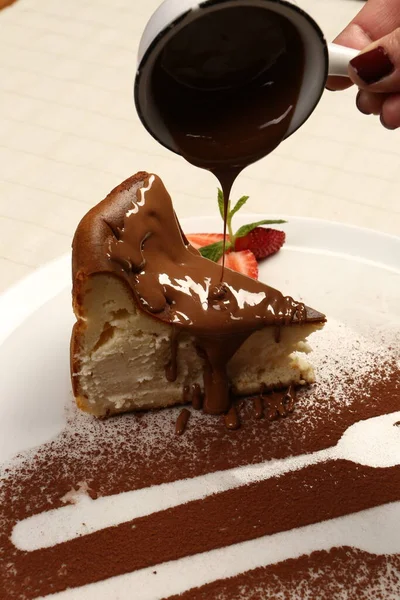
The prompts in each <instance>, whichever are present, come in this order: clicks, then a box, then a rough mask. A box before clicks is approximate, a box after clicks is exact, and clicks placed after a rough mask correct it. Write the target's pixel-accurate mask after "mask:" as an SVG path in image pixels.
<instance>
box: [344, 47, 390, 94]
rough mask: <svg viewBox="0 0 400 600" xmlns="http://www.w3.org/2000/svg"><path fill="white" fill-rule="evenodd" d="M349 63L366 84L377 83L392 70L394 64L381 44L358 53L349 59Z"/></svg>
mask: <svg viewBox="0 0 400 600" xmlns="http://www.w3.org/2000/svg"><path fill="white" fill-rule="evenodd" d="M350 64H351V66H352V67H353V69H354V70H355V72H356V73H357V75H358V76H359V78H360V79H362V80H363V81H365V83H366V84H368V85H371V84H372V83H377V82H378V81H380V80H381V79H383V78H384V77H387V76H388V75H390V74H391V73H393V71H394V64H393V63H392V61H391V60H390V58H389V55H388V53H387V52H386V50H385V48H383V47H382V46H378V47H377V48H374V49H373V50H370V51H369V52H364V53H363V54H359V55H358V56H356V57H355V58H353V60H351V61H350Z"/></svg>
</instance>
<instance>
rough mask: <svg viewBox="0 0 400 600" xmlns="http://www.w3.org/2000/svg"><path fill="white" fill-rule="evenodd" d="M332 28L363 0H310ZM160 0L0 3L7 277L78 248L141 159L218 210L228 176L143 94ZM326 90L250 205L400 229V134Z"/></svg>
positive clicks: (266, 167)
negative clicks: (149, 109) (210, 169)
mask: <svg viewBox="0 0 400 600" xmlns="http://www.w3.org/2000/svg"><path fill="white" fill-rule="evenodd" d="M298 4H300V5H301V6H302V7H304V8H305V9H306V10H308V11H309V12H310V13H311V14H312V15H313V16H314V17H315V18H316V19H317V21H318V22H319V23H320V25H321V27H322V28H323V29H324V31H325V32H326V35H327V37H328V38H329V39H331V38H332V37H334V35H335V34H336V33H337V32H338V31H339V30H340V29H341V28H342V27H343V26H344V25H345V24H346V23H347V22H348V21H349V20H350V18H351V17H352V16H353V15H354V14H355V13H356V12H357V11H358V10H359V9H360V7H361V5H362V3H361V2H359V1H358V0H299V2H298ZM157 5H158V0H68V1H67V2H66V1H65V0H40V2H39V1H38V0H18V1H17V2H16V3H15V4H14V5H12V6H11V7H9V8H6V9H4V10H3V11H1V12H0V291H1V290H4V289H6V288H7V287H8V286H9V285H11V284H12V283H13V282H15V281H17V280H18V279H19V278H21V277H23V276H24V275H26V274H27V273H29V272H31V271H32V270H33V269H35V268H36V267H38V266H40V265H42V264H43V263H45V262H47V261H48V260H50V259H52V258H55V257H57V256H59V255H60V254H62V253H64V252H67V251H68V249H69V247H70V243H71V238H72V235H73V233H74V230H75V227H76V225H77V223H78V221H79V219H80V218H81V217H82V216H83V214H84V213H85V212H86V211H87V210H88V209H89V208H90V207H91V206H92V205H93V204H95V203H96V202H98V201H99V200H101V199H102V198H103V197H104V196H105V195H106V194H107V193H108V192H109V191H110V190H111V188H112V187H114V186H115V185H116V184H118V183H120V182H121V181H122V180H123V179H125V178H126V177H128V176H129V175H131V174H133V173H134V172H136V171H138V170H148V171H155V172H157V173H158V174H160V175H161V176H162V178H163V179H164V181H165V183H166V185H167V187H168V189H169V191H170V192H171V194H172V196H173V198H174V202H175V206H176V209H177V212H178V215H179V216H180V217H185V216H193V215H206V214H215V212H216V202H215V192H216V182H215V181H214V180H213V178H212V176H211V175H209V174H207V173H206V172H202V171H200V170H198V169H195V168H194V167H191V166H189V165H188V164H186V163H185V162H184V161H183V160H182V159H181V158H179V157H178V156H175V155H173V154H171V153H169V152H168V151H167V150H164V149H163V148H162V147H161V146H159V145H158V144H157V143H156V142H155V141H153V139H152V138H151V137H150V136H149V135H148V134H147V133H146V132H145V130H144V129H143V127H142V126H141V124H140V122H139V120H138V118H137V116H136V113H135V110H134V105H133V101H132V82H133V77H134V72H135V56H136V51H137V47H138V42H139V38H140V35H141V32H142V30H143V28H144V26H145V24H146V21H147V20H148V18H149V17H150V15H151V13H152V12H153V10H154V9H155V8H156V6H157ZM354 97H355V92H354V90H350V91H348V92H345V93H337V92H336V93H329V92H327V93H326V94H325V95H324V97H323V99H322V101H321V103H320V105H319V106H318V108H317V110H316V112H315V113H314V115H313V116H312V118H311V119H310V120H309V121H308V123H307V124H306V125H305V126H304V127H303V128H302V129H301V130H300V131H299V132H297V133H296V134H295V135H294V136H292V138H290V139H289V140H287V141H286V142H285V143H284V144H282V146H281V147H280V148H279V149H278V150H277V151H276V152H275V153H274V154H273V155H272V156H270V157H268V158H266V159H264V160H263V161H261V162H260V163H258V164H256V165H254V166H252V167H250V168H249V169H248V170H247V171H246V172H245V174H244V175H243V176H242V177H241V178H240V179H239V181H238V183H237V185H236V187H235V190H234V194H233V196H238V195H240V194H242V193H246V194H250V196H251V199H250V202H249V204H248V208H249V210H250V211H254V212H259V213H268V212H271V213H275V214H276V213H283V214H293V215H306V216H313V217H322V218H325V219H333V220H337V221H342V222H345V223H352V224H356V225H361V226H365V227H371V228H374V229H378V230H381V231H385V232H388V233H397V234H399V233H400V169H399V164H400V137H399V135H398V133H397V132H388V131H386V130H384V129H383V128H382V127H381V126H380V124H379V122H378V121H377V120H376V119H375V118H374V117H365V116H363V115H360V114H359V113H358V112H357V111H356V109H355V107H354Z"/></svg>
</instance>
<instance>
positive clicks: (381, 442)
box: [11, 411, 400, 551]
mask: <svg viewBox="0 0 400 600" xmlns="http://www.w3.org/2000/svg"><path fill="white" fill-rule="evenodd" d="M399 420H400V411H398V412H395V413H392V414H388V415H383V416H380V417H374V418H371V419H367V420H365V421H359V422H358V423H355V424H354V425H352V426H351V427H349V428H348V429H347V430H346V431H345V432H344V434H343V436H342V438H341V439H340V440H339V443H338V444H337V445H336V446H335V447H333V448H328V449H326V450H321V451H319V452H314V453H312V454H305V455H301V456H295V457H292V458H288V459H282V460H272V461H268V462H264V463H260V464H257V465H250V466H246V467H239V468H234V469H228V470H226V471H222V472H217V473H209V474H207V475H202V476H200V477H194V478H192V479H182V480H180V481H175V482H171V483H164V484H161V485H154V486H151V487H149V488H144V489H141V490H134V491H131V492H124V493H119V494H115V495H112V496H105V497H100V498H98V499H96V500H92V499H91V498H90V497H89V496H88V495H87V494H85V491H84V485H83V484H82V485H81V488H80V489H79V490H78V491H77V492H76V494H75V496H74V497H71V494H69V496H70V497H69V498H68V500H69V501H71V500H73V504H71V505H69V506H65V507H61V508H58V509H54V510H50V511H46V512H43V513H40V514H37V515H34V516H32V517H28V518H27V519H24V520H23V521H19V522H18V523H17V524H16V526H15V527H14V529H13V533H12V537H11V539H12V542H13V544H14V545H15V546H16V547H17V548H19V549H20V550H25V551H32V550H37V549H39V548H45V547H49V546H53V545H55V544H59V543H62V542H66V541H68V540H71V539H74V538H76V537H78V536H81V535H86V534H88V533H93V532H94V531H100V530H102V529H104V528H106V527H112V526H115V525H119V524H121V523H124V522H127V521H130V520H132V519H136V518H139V517H143V516H146V515H150V514H152V513H154V512H158V511H161V510H166V509H168V508H172V507H174V506H178V505H181V504H184V503H186V502H190V501H193V500H201V499H203V498H205V497H207V496H210V495H211V494H216V493H219V492H223V491H226V490H230V489H233V488H237V487H240V486H242V485H244V484H248V483H254V482H257V481H263V480H266V479H268V478H270V477H274V476H279V475H283V474H284V473H287V472H289V471H297V470H299V469H302V468H304V467H306V466H309V465H312V464H316V463H318V462H323V461H326V460H334V459H339V458H341V459H346V460H351V461H353V462H357V463H359V464H362V465H367V466H370V467H392V466H396V465H400V428H399V427H395V426H394V425H395V424H396V423H397V421H399Z"/></svg>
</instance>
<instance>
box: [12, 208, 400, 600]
mask: <svg viewBox="0 0 400 600" xmlns="http://www.w3.org/2000/svg"><path fill="white" fill-rule="evenodd" d="M260 218H262V215H259V214H257V215H249V214H247V215H241V216H240V217H239V216H238V217H237V219H236V225H237V226H240V225H242V224H245V223H248V222H251V221H253V220H254V221H255V220H259V219H260ZM182 226H183V229H184V231H186V232H202V231H203V232H204V231H219V230H220V229H221V222H220V220H219V219H217V218H216V217H215V218H214V217H209V218H199V219H187V220H183V221H182ZM282 228H283V229H284V230H285V231H286V233H287V240H288V241H287V245H286V246H285V247H284V249H283V250H282V251H281V252H280V253H279V254H278V255H276V256H274V257H272V258H271V259H269V260H268V261H265V262H264V263H262V265H261V269H260V279H261V280H263V281H266V282H268V283H269V284H270V285H273V286H275V287H278V288H279V289H281V290H282V291H283V292H284V293H287V294H291V295H292V296H294V297H295V298H297V299H301V300H303V301H305V302H306V303H307V304H309V305H310V306H314V307H316V308H317V309H319V310H321V311H323V312H325V313H326V314H327V315H329V317H333V318H335V319H338V320H343V321H346V322H347V323H349V324H350V325H351V326H352V327H353V328H356V329H357V328H359V329H360V331H361V330H362V329H363V328H371V327H374V328H384V327H385V326H390V327H391V328H392V329H395V330H397V331H400V238H397V237H393V236H389V235H383V234H380V233H377V232H374V231H369V230H363V229H359V228H354V227H348V226H344V225H341V224H337V223H331V222H324V221H320V220H314V219H303V218H295V217H288V223H287V224H286V225H284V226H282ZM70 289H71V275H70V257H69V256H65V257H62V258H60V259H58V260H56V261H54V262H52V263H51V264H49V265H47V266H45V267H43V268H42V269H40V270H38V271H37V272H35V273H33V274H32V275H31V276H29V277H28V278H26V279H25V280H23V281H22V282H21V283H19V284H17V285H16V286H15V287H14V288H12V289H10V290H9V291H8V292H6V293H5V294H4V295H3V296H1V297H0V311H1V314H2V315H3V316H4V315H6V318H4V317H3V318H2V320H1V322H0V369H1V374H2V375H1V381H0V461H1V462H3V461H5V460H8V459H9V458H11V457H12V456H13V455H15V454H16V453H17V452H20V451H22V450H25V449H28V448H31V447H33V446H36V445H39V444H42V443H44V442H45V441H48V440H49V439H51V438H53V437H55V436H56V435H57V434H58V433H59V432H60V431H61V430H62V429H63V427H64V425H65V414H64V407H65V405H66V403H68V402H70V401H71V390H70V381H69V338H70V332H71V326H72V324H73V322H74V317H73V314H72V310H71V297H70ZM396 510H397V512H396V515H397V517H396V518H397V520H398V521H399V522H400V516H399V514H400V513H399V510H398V509H396ZM320 535H322V536H324V535H328V532H325V530H324V531H322V532H321V533H320ZM393 535H394V534H393ZM396 535H397V536H398V535H399V533H398V532H397V534H396ZM288 541H289V540H288ZM283 557H284V553H283ZM244 568H245V565H244V564H243V569H244ZM243 569H242V570H243ZM217 576H218V574H217V575H216V576H215V577H214V578H217ZM116 579H118V580H120V581H119V583H118V582H117V581H115V582H113V580H109V581H108V582H104V584H96V588H95V589H96V591H94V592H93V595H90V594H89V589H88V590H86V591H85V595H83V596H80V595H79V590H76V591H74V592H72V591H71V592H64V593H62V594H61V595H60V597H61V596H62V597H63V598H64V597H65V598H78V597H82V598H92V597H93V598H99V599H100V598H103V597H104V598H110V597H111V596H110V595H109V594H110V593H114V590H116V589H117V588H118V590H119V593H120V594H121V596H118V597H120V598H125V597H126V598H128V597H129V598H130V597H131V596H126V595H125V594H124V593H123V592H124V590H125V591H126V593H128V591H127V589H128V588H126V586H127V585H128V584H127V582H126V581H125V580H124V581H125V583H124V581H122V579H121V578H116ZM158 581H160V579H158ZM113 586H115V587H113ZM186 587H188V586H186ZM183 589H185V585H184V586H183ZM177 591H182V590H180V589H178V590H177ZM100 592H102V593H101V595H100ZM113 597H114V596H113ZM115 597H117V596H115ZM141 597H142V596H141ZM146 597H147V596H146ZM150 597H154V598H156V597H158V596H157V592H156V591H155V590H154V594H153V596H151V594H150V595H149V598H150Z"/></svg>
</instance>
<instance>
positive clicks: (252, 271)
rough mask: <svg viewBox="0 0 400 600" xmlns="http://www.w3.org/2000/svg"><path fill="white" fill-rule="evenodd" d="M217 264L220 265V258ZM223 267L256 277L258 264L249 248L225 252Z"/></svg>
mask: <svg viewBox="0 0 400 600" xmlns="http://www.w3.org/2000/svg"><path fill="white" fill-rule="evenodd" d="M218 264H220V265H222V258H220V259H219V261H218ZM225 267H227V268H228V269H232V271H238V272H239V273H243V275H247V277H252V278H253V279H258V264H257V261H256V257H255V256H254V254H253V253H252V252H251V250H242V251H241V252H230V253H229V254H225Z"/></svg>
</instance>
